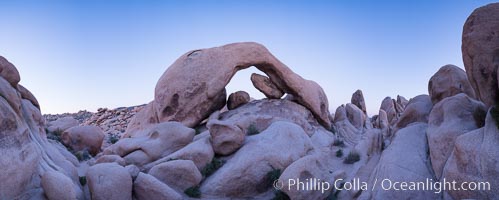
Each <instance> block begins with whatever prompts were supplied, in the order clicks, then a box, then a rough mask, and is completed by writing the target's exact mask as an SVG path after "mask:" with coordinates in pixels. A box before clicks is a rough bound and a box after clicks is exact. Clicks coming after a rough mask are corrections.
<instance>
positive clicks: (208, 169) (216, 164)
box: [201, 158, 225, 177]
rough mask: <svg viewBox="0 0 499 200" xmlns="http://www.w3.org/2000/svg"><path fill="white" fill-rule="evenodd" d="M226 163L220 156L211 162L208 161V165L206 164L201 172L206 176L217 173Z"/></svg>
mask: <svg viewBox="0 0 499 200" xmlns="http://www.w3.org/2000/svg"><path fill="white" fill-rule="evenodd" d="M224 164H225V162H224V161H223V160H220V159H218V158H213V160H211V162H210V163H208V164H207V165H206V166H204V168H203V170H201V174H202V175H203V176H204V177H208V176H210V175H212V174H213V173H215V171H217V170H218V169H219V168H220V167H222V166H223V165H224Z"/></svg>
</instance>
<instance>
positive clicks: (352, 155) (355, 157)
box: [343, 150, 360, 164]
mask: <svg viewBox="0 0 499 200" xmlns="http://www.w3.org/2000/svg"><path fill="white" fill-rule="evenodd" d="M359 160H360V154H359V153H358V152H357V151H355V150H352V151H350V152H349V153H348V155H347V157H345V160H343V163H345V164H353V163H355V162H357V161H359Z"/></svg>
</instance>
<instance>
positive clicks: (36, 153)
mask: <svg viewBox="0 0 499 200" xmlns="http://www.w3.org/2000/svg"><path fill="white" fill-rule="evenodd" d="M19 80H20V78H19V74H18V72H17V70H16V69H15V67H14V66H13V65H12V64H11V63H9V62H8V61H6V60H5V58H3V57H1V56H0V130H1V131H0V152H2V156H0V169H2V173H0V180H2V181H0V196H1V197H0V198H1V199H44V198H49V197H50V198H52V197H54V196H57V194H59V192H60V190H57V191H56V190H55V189H54V188H53V187H52V186H53V184H52V183H53V180H54V179H60V180H61V181H62V182H64V183H65V184H66V186H65V188H64V190H66V189H67V190H68V191H71V190H72V191H74V193H71V192H69V193H68V194H69V195H70V196H72V194H74V195H75V197H76V198H78V199H81V198H83V196H82V192H81V189H80V187H79V183H78V175H77V173H76V166H75V164H77V162H76V163H74V162H72V160H71V158H70V157H72V158H74V156H69V157H68V156H66V155H70V153H69V152H67V150H66V149H65V148H59V147H57V146H55V145H54V144H53V143H51V142H49V141H48V140H47V138H46V134H45V129H44V126H45V124H44V119H43V117H42V115H41V113H40V110H39V108H38V107H37V106H36V105H34V103H33V102H32V101H30V100H27V99H26V98H27V97H26V98H24V97H23V94H22V93H24V96H25V95H26V93H27V91H28V90H26V91H23V92H21V91H19V87H17V86H18V82H19ZM24 89H25V88H24ZM28 92H29V91H28ZM47 172H57V173H59V174H58V175H57V178H55V176H53V177H52V178H51V177H50V176H48V175H47V176H46V177H45V178H44V185H43V186H42V177H43V175H45V174H46V173H47ZM62 176H66V177H67V178H62ZM68 180H69V181H68ZM69 188H73V189H69ZM52 189H54V190H52ZM60 189H63V188H60ZM44 190H46V191H44ZM54 194H55V195H54ZM64 197H67V195H65V196H62V197H60V198H64ZM57 198H59V197H57ZM68 199H70V198H68Z"/></svg>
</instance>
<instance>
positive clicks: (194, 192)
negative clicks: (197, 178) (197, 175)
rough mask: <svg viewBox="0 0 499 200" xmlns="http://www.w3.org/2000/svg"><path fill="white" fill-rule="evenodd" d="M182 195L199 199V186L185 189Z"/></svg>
mask: <svg viewBox="0 0 499 200" xmlns="http://www.w3.org/2000/svg"><path fill="white" fill-rule="evenodd" d="M184 193H185V194H186V195H187V196H189V197H192V198H200V197H201V191H199V186H194V187H190V188H187V189H186V190H185V191H184Z"/></svg>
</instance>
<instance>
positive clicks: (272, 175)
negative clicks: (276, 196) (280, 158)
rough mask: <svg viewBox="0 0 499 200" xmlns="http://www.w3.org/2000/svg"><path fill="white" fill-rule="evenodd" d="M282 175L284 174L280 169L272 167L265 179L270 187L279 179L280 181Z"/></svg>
mask: <svg viewBox="0 0 499 200" xmlns="http://www.w3.org/2000/svg"><path fill="white" fill-rule="evenodd" d="M271 167H272V166H271ZM281 173H282V172H281V170H280V169H275V168H274V167H272V170H270V171H269V172H267V175H266V176H265V179H266V180H267V181H266V184H267V185H268V186H271V185H272V184H274V182H275V181H276V180H277V179H279V177H280V176H281Z"/></svg>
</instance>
